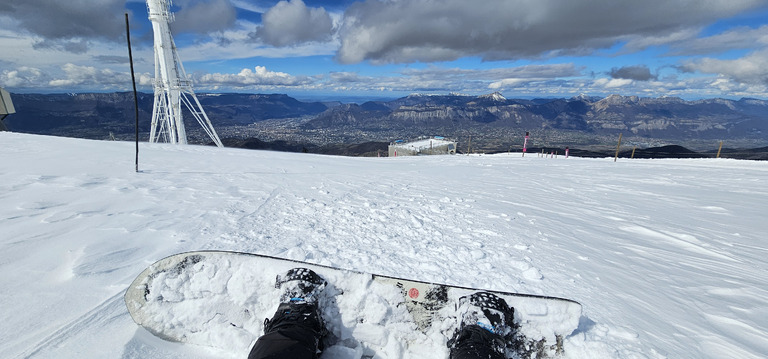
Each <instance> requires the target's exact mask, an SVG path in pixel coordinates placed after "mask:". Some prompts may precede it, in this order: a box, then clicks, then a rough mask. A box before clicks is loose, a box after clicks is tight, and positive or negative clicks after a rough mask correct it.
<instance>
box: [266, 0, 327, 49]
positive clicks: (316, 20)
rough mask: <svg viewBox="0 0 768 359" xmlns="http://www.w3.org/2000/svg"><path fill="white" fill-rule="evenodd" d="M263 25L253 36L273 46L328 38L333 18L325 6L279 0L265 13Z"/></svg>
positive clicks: (297, 0)
mask: <svg viewBox="0 0 768 359" xmlns="http://www.w3.org/2000/svg"><path fill="white" fill-rule="evenodd" d="M262 24H263V26H262V27H261V28H260V29H258V30H257V31H256V32H255V33H254V34H253V37H255V38H259V39H261V40H262V41H264V42H265V43H267V44H270V45H273V46H290V45H296V44H300V43H304V42H310V41H327V40H329V39H330V38H331V34H332V33H333V21H332V20H331V16H330V15H329V14H328V12H326V11H325V9H324V8H309V7H307V6H306V5H305V4H304V2H303V1H302V0H290V2H288V1H280V2H279V3H277V5H275V6H274V7H272V8H271V9H269V11H267V12H266V13H264V15H263V16H262Z"/></svg>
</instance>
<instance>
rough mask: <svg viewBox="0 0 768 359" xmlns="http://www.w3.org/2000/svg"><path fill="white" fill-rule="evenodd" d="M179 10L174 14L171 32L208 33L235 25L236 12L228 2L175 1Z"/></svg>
mask: <svg viewBox="0 0 768 359" xmlns="http://www.w3.org/2000/svg"><path fill="white" fill-rule="evenodd" d="M175 4H177V5H179V6H181V9H180V10H179V11H178V12H176V13H175V14H174V18H175V21H174V22H172V23H171V28H172V30H173V32H175V33H178V32H195V33H200V34H206V33H209V32H214V31H220V30H224V29H228V28H230V27H232V26H233V25H234V24H235V20H236V19H237V12H236V10H235V7H234V6H233V5H232V3H231V2H230V1H229V0H183V1H180V0H176V1H175Z"/></svg>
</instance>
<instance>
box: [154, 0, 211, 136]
mask: <svg viewBox="0 0 768 359" xmlns="http://www.w3.org/2000/svg"><path fill="white" fill-rule="evenodd" d="M170 6H171V0H147V8H148V10H149V20H150V21H152V30H153V32H154V34H155V81H154V87H155V104H154V106H153V107H152V128H151V130H150V134H149V142H158V141H159V140H162V142H170V143H180V144H186V143H187V132H186V130H185V129H184V119H183V118H182V115H181V105H182V104H184V106H185V107H186V108H187V110H189V112H190V113H191V114H192V116H194V117H195V119H196V120H197V122H198V123H199V124H200V126H202V127H203V129H204V130H205V132H206V133H207V134H208V136H210V137H211V139H212V140H213V142H214V143H215V144H216V146H219V147H224V145H222V144H221V140H220V139H219V135H217V134H216V130H214V129H213V125H212V124H211V120H210V119H208V115H206V114H205V111H204V110H203V107H202V106H201V105H200V101H198V100H197V96H195V92H194V91H193V90H192V82H191V81H190V80H189V79H188V78H187V74H186V72H184V66H183V65H182V64H181V60H179V55H178V53H177V52H176V44H175V43H174V42H173V36H171V30H170V27H169V24H170V23H171V21H173V14H172V13H171V10H170Z"/></svg>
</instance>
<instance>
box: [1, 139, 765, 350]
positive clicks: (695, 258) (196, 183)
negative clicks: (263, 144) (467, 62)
mask: <svg viewBox="0 0 768 359" xmlns="http://www.w3.org/2000/svg"><path fill="white" fill-rule="evenodd" d="M0 144H2V148H3V158H2V161H1V162H0V163H1V165H0V274H2V275H1V276H0V287H1V288H2V289H3V290H2V292H0V308H2V323H1V324H0V338H3V339H2V340H0V357H3V358H22V357H24V358H26V357H33V358H36V357H41V358H45V357H51V358H53V357H55V358H69V357H82V358H119V357H124V358H157V357H160V358H163V357H164V358H195V357H199V358H210V357H212V358H221V357H224V358H230V357H231V358H244V357H245V356H246V355H247V353H242V352H226V351H225V352H222V351H215V350H208V349H205V348H202V347H195V346H192V345H181V344H174V343H167V342H164V341H162V340H160V339H157V338H155V337H153V336H152V335H150V334H148V333H147V332H146V331H144V330H140V329H139V328H138V327H137V326H136V325H135V324H134V323H133V322H132V320H131V318H130V316H129V315H128V313H127V311H126V309H125V305H124V303H123V298H122V296H123V293H124V291H125V289H126V287H127V286H128V284H129V283H130V282H131V280H133V279H134V278H135V276H136V275H138V273H139V272H141V271H142V270H143V269H144V268H145V267H147V266H148V265H149V264H150V263H152V262H154V261H156V260H158V259H160V258H162V257H165V256H167V255H170V254H174V253H178V252H182V251H189V250H198V249H222V250H237V251H247V252H255V253H263V254H268V255H275V256H280V257H285V258H292V259H299V260H305V261H309V262H314V263H319V264H326V265H333V266H339V267H343V268H349V269H356V270H363V271H369V272H374V273H381V274H388V275H394V276H401V277H410V278H418V279H422V280H429V281H436V282H445V283H450V284H456V285H463V286H473V287H484V288H488V289H497V290H504V291H519V292H527V293H534V294H545V295H553V296H561V297H568V298H572V299H574V300H577V301H579V302H581V303H582V304H583V307H584V312H583V317H582V320H581V324H580V327H579V329H578V330H577V331H576V332H575V333H574V334H572V335H571V336H570V337H568V338H567V339H566V341H565V348H566V351H567V353H566V355H565V357H566V358H664V357H668V358H762V357H764V355H765V353H768V261H767V260H766V258H768V242H767V241H768V239H766V238H768V237H767V236H766V233H768V231H767V230H768V224H767V222H766V213H767V212H768V186H766V184H768V162H749V161H736V160H710V159H704V160H619V161H618V162H616V163H614V162H613V159H580V158H568V159H565V158H563V157H562V156H561V157H560V158H556V159H552V158H546V159H545V158H539V157H537V156H535V155H529V156H526V157H521V156H520V154H519V153H518V154H503V155H493V156H432V157H399V158H346V157H331V156H318V155H308V154H289V153H278V152H265V151H249V150H238V149H218V148H208V147H200V146H173V145H150V144H146V143H142V144H141V153H140V154H141V163H140V168H141V172H140V173H136V172H135V171H134V162H133V161H134V153H133V148H134V147H133V146H134V145H133V144H132V143H125V142H100V141H87V140H79V139H69V138H57V137H45V136H34V135H25V134H14V133H0Z"/></svg>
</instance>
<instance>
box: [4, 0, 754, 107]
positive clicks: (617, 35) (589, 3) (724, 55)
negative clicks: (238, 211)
mask: <svg viewBox="0 0 768 359" xmlns="http://www.w3.org/2000/svg"><path fill="white" fill-rule="evenodd" d="M171 11H172V12H173V13H174V21H173V22H172V23H171V29H172V32H173V36H174V40H175V42H176V46H177V48H178V53H179V57H180V59H181V62H182V63H183V66H184V68H185V70H186V72H187V74H188V75H189V77H190V78H191V79H192V81H193V83H194V88H195V91H196V92H245V93H286V94H289V95H292V96H295V97H299V98H310V97H315V98H334V97H353V96H360V97H400V96H404V95H408V94H410V93H436V94H445V93H463V94H469V95H479V94H487V93H492V92H500V93H501V94H503V95H504V96H506V97H507V98H515V97H517V98H531V97H571V96H577V95H580V94H586V95H590V96H607V95H610V94H620V95H626V96H630V95H636V96H644V97H663V96H676V97H682V98H684V99H701V98H714V97H722V98H733V99H738V98H742V97H750V98H761V99H766V98H768V0H645V1H616V0H572V1H557V0H482V1H466V0H365V1H351V0H304V1H302V0H290V1H275V0H175V1H173V3H172V5H171ZM126 13H128V15H129V22H130V28H131V43H132V51H133V59H134V66H135V71H136V78H137V86H138V89H139V91H144V92H152V78H153V77H154V57H153V44H152V41H153V37H152V25H151V23H150V21H149V19H148V17H147V6H146V3H145V2H144V1H139V0H69V1H59V0H3V2H2V3H1V4H0V87H3V88H5V89H6V90H8V91H10V92H12V93H14V92H17V93H22V92H27V93H66V92H113V91H128V90H130V89H131V88H132V86H131V76H130V67H129V61H128V48H127V45H126V24H125V14H126Z"/></svg>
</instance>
